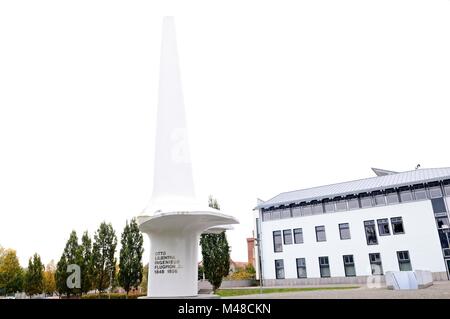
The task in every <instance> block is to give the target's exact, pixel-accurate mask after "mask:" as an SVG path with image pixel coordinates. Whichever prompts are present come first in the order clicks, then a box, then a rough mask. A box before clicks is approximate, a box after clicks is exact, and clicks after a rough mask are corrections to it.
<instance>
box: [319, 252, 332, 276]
mask: <svg viewBox="0 0 450 319" xmlns="http://www.w3.org/2000/svg"><path fill="white" fill-rule="evenodd" d="M319 267H320V277H322V278H326V277H330V264H329V262H328V257H319Z"/></svg>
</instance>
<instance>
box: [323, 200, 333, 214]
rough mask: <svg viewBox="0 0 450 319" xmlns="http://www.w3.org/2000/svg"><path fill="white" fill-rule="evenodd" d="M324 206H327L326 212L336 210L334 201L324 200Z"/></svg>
mask: <svg viewBox="0 0 450 319" xmlns="http://www.w3.org/2000/svg"><path fill="white" fill-rule="evenodd" d="M323 206H324V207H325V212H327V213H331V212H334V211H335V207H334V202H333V201H327V202H324V204H323Z"/></svg>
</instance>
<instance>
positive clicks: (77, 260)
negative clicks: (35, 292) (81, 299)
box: [56, 230, 83, 296]
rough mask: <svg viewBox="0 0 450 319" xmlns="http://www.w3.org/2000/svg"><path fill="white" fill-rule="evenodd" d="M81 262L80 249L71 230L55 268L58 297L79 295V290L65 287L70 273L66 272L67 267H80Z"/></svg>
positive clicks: (76, 238) (75, 235)
mask: <svg viewBox="0 0 450 319" xmlns="http://www.w3.org/2000/svg"><path fill="white" fill-rule="evenodd" d="M82 262H83V260H82V256H81V249H80V246H79V245H78V236H77V232H76V231H75V230H73V231H72V232H71V233H70V237H69V239H68V240H67V243H66V247H65V248H64V252H63V253H62V255H61V258H60V259H59V262H58V264H57V266H56V289H57V291H58V293H59V294H60V295H62V294H64V295H67V296H70V295H79V294H81V290H80V289H79V288H69V287H68V286H67V277H69V276H70V275H71V273H70V272H69V273H68V272H67V267H68V266H69V265H78V266H80V264H81V263H82ZM80 268H81V266H80Z"/></svg>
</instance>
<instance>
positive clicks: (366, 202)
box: [359, 195, 372, 208]
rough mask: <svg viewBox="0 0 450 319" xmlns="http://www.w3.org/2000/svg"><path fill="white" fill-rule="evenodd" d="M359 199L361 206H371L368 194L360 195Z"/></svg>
mask: <svg viewBox="0 0 450 319" xmlns="http://www.w3.org/2000/svg"><path fill="white" fill-rule="evenodd" d="M359 200H360V202H361V208H366V207H372V198H371V197H370V196H369V195H362V196H361V197H360V198H359Z"/></svg>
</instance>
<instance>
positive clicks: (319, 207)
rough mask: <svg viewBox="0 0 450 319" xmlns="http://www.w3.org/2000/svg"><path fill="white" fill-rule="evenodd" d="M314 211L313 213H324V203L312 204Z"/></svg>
mask: <svg viewBox="0 0 450 319" xmlns="http://www.w3.org/2000/svg"><path fill="white" fill-rule="evenodd" d="M312 213H313V214H322V213H323V206H322V203H317V202H315V203H314V204H313V205H312Z"/></svg>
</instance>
